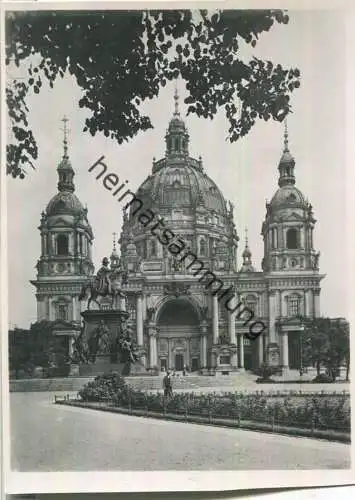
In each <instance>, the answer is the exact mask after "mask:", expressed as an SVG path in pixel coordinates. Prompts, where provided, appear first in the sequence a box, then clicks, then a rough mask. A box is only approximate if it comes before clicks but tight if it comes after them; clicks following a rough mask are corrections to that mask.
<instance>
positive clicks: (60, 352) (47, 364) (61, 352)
mask: <svg viewBox="0 0 355 500" xmlns="http://www.w3.org/2000/svg"><path fill="white" fill-rule="evenodd" d="M53 326H54V323H53V322H52V321H38V322H36V323H33V324H32V325H31V327H30V329H29V330H23V329H19V328H15V329H14V330H10V331H9V365H10V370H14V371H15V372H18V371H19V370H24V371H26V372H28V373H30V374H31V372H32V370H33V368H34V367H36V366H42V367H43V368H46V369H50V368H54V367H58V366H63V365H65V364H66V363H67V354H68V353H67V349H66V347H65V345H63V337H58V336H55V335H54V334H53Z"/></svg>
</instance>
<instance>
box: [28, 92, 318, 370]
mask: <svg viewBox="0 0 355 500" xmlns="http://www.w3.org/2000/svg"><path fill="white" fill-rule="evenodd" d="M165 144H166V152H165V156H164V158H161V159H159V160H156V159H153V164H152V167H151V172H150V173H149V174H148V176H147V178H146V179H145V180H144V181H143V183H142V184H141V186H140V187H139V189H138V190H137V192H136V193H135V195H133V196H134V198H132V199H131V200H130V198H129V197H128V198H126V199H125V200H123V201H122V203H123V204H124V203H127V202H128V203H127V205H126V209H125V210H124V216H123V226H122V231H121V235H120V239H119V244H120V250H121V257H120V265H121V267H122V268H123V269H124V270H125V272H126V273H127V282H126V284H125V285H124V291H125V293H126V296H127V310H128V312H129V314H130V317H129V322H130V327H131V329H132V330H133V332H135V339H134V340H135V342H136V344H137V345H138V347H139V350H140V352H141V354H142V361H143V363H144V364H145V366H146V368H147V369H148V370H150V369H157V368H158V369H170V370H182V369H183V368H184V367H188V368H189V369H190V370H191V371H201V372H202V373H221V374H227V373H230V372H233V371H242V370H244V369H255V368H257V367H258V366H260V365H261V364H262V363H263V362H264V361H267V362H268V363H271V364H274V365H276V366H280V367H282V369H284V370H287V369H292V368H299V363H300V360H299V355H300V347H299V346H300V335H301V332H302V330H303V318H305V317H307V318H312V317H317V316H319V315H320V309H319V295H320V281H321V279H322V278H323V277H324V276H323V275H321V274H320V273H319V269H318V261H319V252H317V251H316V250H315V249H314V243H313V230H314V227H315V223H316V221H315V219H314V216H313V211H312V206H311V205H310V204H309V202H308V201H307V200H306V198H305V197H304V195H303V194H302V192H301V191H300V190H299V189H298V188H297V187H296V185H295V184H296V178H295V160H294V158H293V156H292V154H291V153H290V151H289V146H288V133H287V129H285V137H284V148H283V153H282V156H281V159H280V162H279V165H278V188H277V189H276V192H275V193H274V195H273V197H272V199H271V201H270V203H267V204H266V214H265V219H264V222H263V223H262V229H261V235H262V238H263V242H264V257H263V260H262V265H261V270H260V271H258V270H256V269H255V267H254V265H253V262H252V254H251V251H250V249H249V246H248V239H247V237H246V238H245V247H244V249H243V251H242V263H241V265H240V266H239V265H238V260H237V251H238V245H239V237H238V235H237V231H236V226H235V222H234V213H233V205H232V204H231V203H227V201H226V200H225V198H224V196H223V194H222V193H221V191H220V189H219V188H218V186H217V185H216V184H215V182H214V181H213V180H212V179H211V178H210V177H209V176H208V175H207V173H206V172H205V170H204V166H203V162H202V159H201V157H199V158H198V159H195V158H192V157H191V156H190V154H189V133H188V130H187V128H186V125H185V123H184V121H183V119H182V118H181V116H180V112H179V108H178V96H177V94H176V95H175V112H174V114H173V116H172V119H171V120H170V123H169V125H168V129H167V132H166V136H165ZM275 171H276V168H275ZM275 173H276V172H275ZM58 175H59V183H58V191H59V192H58V193H57V194H56V195H55V196H54V198H52V200H51V201H50V202H49V204H48V206H47V209H46V212H45V213H44V214H42V220H41V225H40V227H39V229H40V232H41V241H42V252H41V257H40V260H39V261H38V265H37V267H38V275H37V279H36V280H35V281H33V282H32V283H33V284H34V285H35V286H36V289H37V304H38V319H55V318H58V319H62V320H65V321H69V322H72V324H73V325H74V324H75V322H78V320H79V318H80V303H79V302H78V295H79V293H80V288H81V286H82V285H83V283H84V282H85V281H87V280H88V278H89V277H90V276H92V275H93V272H94V269H93V264H92V261H91V246H92V241H93V233H92V230H91V227H90V224H89V222H88V219H87V210H86V209H84V208H83V206H82V204H81V203H80V201H79V200H78V199H77V198H76V196H75V195H74V182H73V177H74V171H73V169H72V166H71V164H70V162H69V158H68V155H67V148H66V141H65V148H64V156H63V159H62V161H61V163H60V164H59V166H58ZM275 177H276V176H275ZM275 180H276V178H275ZM275 184H276V182H275ZM137 202H139V203H137ZM137 205H138V207H137ZM182 243H183V246H184V253H183V254H182V253H181V252H180V253H179V252H178V251H177V250H176V249H177V248H179V245H180V250H181V245H182ZM174 245H175V247H174ZM173 247H174V250H173ZM178 254H179V255H178ZM118 258H119V257H118V254H117V250H116V248H115V246H114V251H113V253H112V255H111V263H112V268H113V267H117V261H118ZM197 262H198V263H200V268H201V264H202V266H203V268H204V270H205V271H206V273H207V274H208V278H209V279H208V280H207V279H201V276H198V272H199V270H198V269H197V267H196V264H197ZM206 273H205V275H204V276H205V277H206V276H207V274H206ZM211 280H212V281H213V282H214V283H213V284H218V283H222V285H223V290H228V292H230V293H231V296H228V295H226V296H225V297H224V299H223V300H221V293H222V292H223V290H221V287H219V289H218V290H216V289H215V288H214V287H213V286H209V283H208V282H211ZM219 292H221V293H219ZM223 295H224V293H223ZM245 311H247V317H246V316H245ZM248 311H249V312H248ZM251 322H253V323H254V324H256V323H257V324H258V325H259V326H260V325H263V328H261V329H259V332H260V335H257V336H256V338H251V336H250V324H251ZM74 330H75V328H74ZM74 330H73V332H72V333H71V334H70V332H69V333H68V335H69V336H70V335H74V334H75V332H74Z"/></svg>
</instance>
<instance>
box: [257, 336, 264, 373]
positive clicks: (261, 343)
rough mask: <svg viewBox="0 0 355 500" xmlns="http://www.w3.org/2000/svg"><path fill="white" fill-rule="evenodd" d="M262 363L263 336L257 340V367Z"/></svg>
mask: <svg viewBox="0 0 355 500" xmlns="http://www.w3.org/2000/svg"><path fill="white" fill-rule="evenodd" d="M263 361H264V335H259V338H258V366H260V365H261V364H262V363H263Z"/></svg>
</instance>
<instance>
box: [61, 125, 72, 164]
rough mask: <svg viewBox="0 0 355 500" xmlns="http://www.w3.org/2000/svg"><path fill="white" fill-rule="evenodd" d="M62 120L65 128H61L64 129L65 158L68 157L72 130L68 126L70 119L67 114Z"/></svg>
mask: <svg viewBox="0 0 355 500" xmlns="http://www.w3.org/2000/svg"><path fill="white" fill-rule="evenodd" d="M61 121H62V122H63V124H64V126H63V128H62V129H61V130H62V131H63V148H64V154H63V158H66V159H67V158H68V133H69V132H70V130H69V129H68V128H67V123H68V121H69V120H68V118H67V117H66V115H64V116H63V118H62V120H61Z"/></svg>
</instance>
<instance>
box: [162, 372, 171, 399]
mask: <svg viewBox="0 0 355 500" xmlns="http://www.w3.org/2000/svg"><path fill="white" fill-rule="evenodd" d="M163 387H164V397H171V396H172V395H173V387H172V383H171V377H170V372H166V375H165V377H164V379H163Z"/></svg>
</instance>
